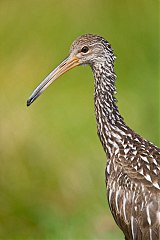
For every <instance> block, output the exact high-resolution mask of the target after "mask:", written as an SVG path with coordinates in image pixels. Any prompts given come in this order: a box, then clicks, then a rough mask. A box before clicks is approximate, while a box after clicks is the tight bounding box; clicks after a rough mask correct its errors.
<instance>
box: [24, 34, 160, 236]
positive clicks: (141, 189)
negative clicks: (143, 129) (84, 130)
mask: <svg viewBox="0 0 160 240" xmlns="http://www.w3.org/2000/svg"><path fill="white" fill-rule="evenodd" d="M114 60H115V55H114V52H113V49H112V47H111V45H110V44H109V42H108V41H106V40H105V39H104V38H103V37H100V36H98V35H93V34H86V35H83V36H80V37H79V38H77V39H76V40H75V41H74V42H73V44H72V45H71V48H70V53H69V55H68V57H67V58H65V60H64V61H62V63H60V64H59V66H58V67H57V68H55V69H54V70H53V71H52V72H51V73H50V74H49V75H48V76H47V77H46V78H45V79H44V80H43V81H42V82H41V83H40V85H39V86H38V87H37V88H36V89H35V90H34V91H33V93H32V95H31V96H30V98H29V99H28V101H27V106H29V105H30V104H31V103H32V102H33V101H34V100H35V99H36V98H37V97H38V96H39V95H40V94H41V93H42V92H43V91H44V90H45V89H46V88H47V87H48V86H49V85H50V84H51V83H52V82H53V81H54V80H55V79H57V78H58V77H59V76H60V75H62V74H63V73H65V72H66V71H68V70H69V69H71V68H73V67H75V66H78V65H84V64H88V65H89V66H90V67H91V69H92V72H93V75H94V104H95V114H96V122H97V132H98V135H99V138H100V141H101V143H102V145H103V148H104V151H105V153H106V156H107V159H108V160H107V166H106V171H105V175H106V188H107V198H108V203H109V207H110V210H111V212H112V215H113V217H114V219H115V222H116V223H117V225H118V226H119V228H120V229H121V230H122V231H123V233H124V235H125V239H126V240H131V239H133V240H142V239H143V240H158V239H160V178H159V176H160V149H159V148H157V147H156V146H155V145H153V144H152V143H150V142H149V141H147V140H145V139H143V138H142V137H141V136H139V135H138V134H137V133H135V132H134V131H133V130H131V129H130V128H129V127H128V126H127V125H126V124H125V122H124V120H123V118H122V117H121V115H120V113H119V110H118V107H117V104H116V98H115V93H116V87H115V80H116V75H115V73H114Z"/></svg>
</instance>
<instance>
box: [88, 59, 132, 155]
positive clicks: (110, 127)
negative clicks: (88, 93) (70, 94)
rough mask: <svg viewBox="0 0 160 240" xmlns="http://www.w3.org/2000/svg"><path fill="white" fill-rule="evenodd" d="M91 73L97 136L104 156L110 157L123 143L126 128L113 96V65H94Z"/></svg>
mask: <svg viewBox="0 0 160 240" xmlns="http://www.w3.org/2000/svg"><path fill="white" fill-rule="evenodd" d="M92 71H93V74H94V79H95V83H94V84H95V92H94V101H95V113H96V121H97V129H98V135H99V138H100V140H101V143H102V145H103V147H104V150H105V152H106V154H107V155H108V156H109V157H111V155H112V153H113V148H114V149H115V148H118V147H119V145H121V144H122V141H123V133H124V132H126V130H127V126H126V125H125V123H124V121H123V118H122V117H121V115H120V113H119V111H118V107H117V105H116V99H115V97H114V94H115V93H116V87H115V79H116V75H115V73H114V69H113V63H112V64H110V66H108V63H107V64H106V63H105V62H104V63H103V64H100V63H99V64H94V65H93V66H92Z"/></svg>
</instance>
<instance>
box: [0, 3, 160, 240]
mask: <svg viewBox="0 0 160 240" xmlns="http://www.w3.org/2000/svg"><path fill="white" fill-rule="evenodd" d="M0 24H1V27H0V39H1V44H0V53H1V54H0V55H1V57H0V59H1V64H0V79H1V88H0V104H1V106H0V116H1V119H0V166H1V167H0V238H1V239H16V240H22V239H30V240H32V239H108V240H111V239H115V240H118V239H119V240H120V239H123V235H122V234H121V232H120V231H119V229H118V227H117V226H116V224H115V223H114V220H113V218H112V216H111V214H110V211H109V209H108V205H107V200H106V193H105V181H104V179H105V178H104V169H105V165H106V157H105V154H104V152H103V150H102V147H101V145H100V143H99V140H98V137H97V135H96V124H95V116H94V106H93V76H92V74H91V71H90V69H89V68H87V67H81V68H80V67H79V68H76V69H74V70H72V71H70V72H68V73H66V74H65V75H64V76H62V77H61V79H59V80H58V81H56V82H55V83H54V86H53V85H52V86H51V87H49V89H48V90H47V91H46V92H45V93H44V94H43V95H42V96H41V97H40V98H39V99H38V100H37V101H36V102H35V103H34V104H33V105H32V106H31V107H30V108H27V107H26V106H25V104H26V100H27V98H28V96H29V95H30V94H31V92H32V90H33V89H34V88H35V87H36V86H37V85H38V83H39V82H40V81H41V80H42V79H43V78H44V77H45V75H47V73H48V72H50V71H51V70H52V69H53V68H54V67H55V66H56V65H57V64H58V63H59V62H60V61H61V60H62V59H63V58H65V57H66V55H67V54H68V50H69V46H70V44H71V43H72V41H73V40H74V39H75V38H76V37H77V36H79V35H81V34H84V33H97V34H99V35H102V36H104V37H105V38H106V39H107V40H108V41H110V42H111V44H112V46H113V48H114V49H115V53H116V55H117V61H116V74H117V76H118V78H117V88H118V95H117V98H118V100H119V101H118V105H119V108H120V111H121V113H122V115H123V116H124V117H125V120H126V122H127V123H128V125H129V126H131V127H132V128H134V129H135V130H136V131H137V132H138V133H140V134H141V135H143V136H144V137H145V138H147V139H150V140H151V141H152V142H154V143H155V144H157V145H158V143H159V142H158V141H159V139H158V136H159V133H158V130H157V129H159V128H158V124H159V122H158V110H159V107H158V102H159V101H158V100H159V99H158V94H159V92H158V87H159V79H158V53H157V50H158V44H159V42H158V36H157V35H158V1H153V0H147V1H146V0H141V1H138V0H135V1H129V0H124V1H118V0H115V1H113V0H107V1H103V0H94V1H91V0H88V1H84V0H81V1H73V0H70V1H69V0H67V1H56V0H54V1H52V0H47V1H42V0H39V1H37V0H33V1H31V0H29V1H24V0H21V1H20V0H16V1H14V0H13V1H9V0H5V1H4V0H1V2H0Z"/></svg>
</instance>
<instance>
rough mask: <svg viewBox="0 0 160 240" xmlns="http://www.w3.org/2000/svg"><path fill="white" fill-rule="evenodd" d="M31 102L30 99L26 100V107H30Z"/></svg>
mask: <svg viewBox="0 0 160 240" xmlns="http://www.w3.org/2000/svg"><path fill="white" fill-rule="evenodd" d="M31 103H32V101H31V100H30V99H28V100H27V107H29V106H30V105H31Z"/></svg>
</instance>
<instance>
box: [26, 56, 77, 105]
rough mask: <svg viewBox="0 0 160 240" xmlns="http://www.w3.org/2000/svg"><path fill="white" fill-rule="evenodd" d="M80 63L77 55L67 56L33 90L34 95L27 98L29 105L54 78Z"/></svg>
mask: <svg viewBox="0 0 160 240" xmlns="http://www.w3.org/2000/svg"><path fill="white" fill-rule="evenodd" d="M78 65H79V59H78V58H77V57H75V56H70V55H69V56H68V57H67V58H65V59H64V60H63V62H61V63H60V64H59V65H58V67H56V68H55V69H54V70H53V71H52V72H51V73H50V74H49V75H48V76H47V77H46V78H45V79H44V80H43V81H42V82H41V83H40V84H39V86H38V87H37V88H36V89H35V90H34V91H33V93H32V95H31V96H30V97H29V99H28V100H27V106H30V105H31V103H33V102H34V101H35V100H36V99H37V98H38V97H39V96H40V95H41V93H42V92H43V91H44V90H45V89H46V88H47V87H48V86H49V85H50V84H51V83H52V82H53V81H54V80H56V79H57V78H58V77H60V76H61V75H62V74H63V73H65V72H67V71H68V70H70V69H72V68H74V67H76V66H78Z"/></svg>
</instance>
